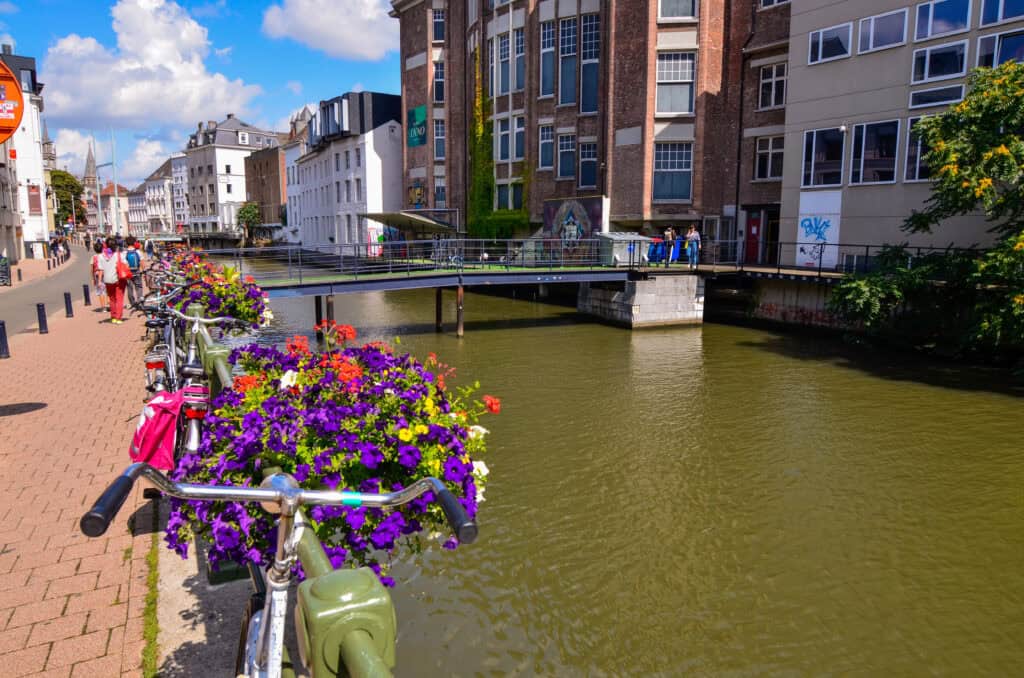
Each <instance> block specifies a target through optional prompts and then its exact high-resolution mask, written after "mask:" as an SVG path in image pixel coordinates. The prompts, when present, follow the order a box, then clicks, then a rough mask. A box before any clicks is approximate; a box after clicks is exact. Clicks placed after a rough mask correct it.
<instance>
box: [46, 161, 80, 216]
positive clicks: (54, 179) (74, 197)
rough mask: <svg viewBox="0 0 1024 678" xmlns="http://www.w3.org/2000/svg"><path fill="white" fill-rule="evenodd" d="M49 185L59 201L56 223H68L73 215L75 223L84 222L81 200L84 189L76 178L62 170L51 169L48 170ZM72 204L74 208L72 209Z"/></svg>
mask: <svg viewBox="0 0 1024 678" xmlns="http://www.w3.org/2000/svg"><path fill="white" fill-rule="evenodd" d="M50 186H51V187H52V188H53V192H54V193H55V194H56V195H57V200H58V203H59V204H58V207H57V215H56V219H57V225H58V226H59V225H62V224H66V223H68V221H71V217H72V216H74V217H75V223H77V224H79V225H83V224H86V223H87V220H86V216H85V203H83V202H82V193H83V191H84V189H83V188H82V184H80V183H79V182H78V179H76V178H75V177H74V176H72V175H71V174H69V173H67V172H65V171H64V170H53V171H52V172H50ZM72 204H74V209H72Z"/></svg>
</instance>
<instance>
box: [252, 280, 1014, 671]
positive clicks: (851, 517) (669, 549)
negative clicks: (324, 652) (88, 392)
mask: <svg viewBox="0 0 1024 678" xmlns="http://www.w3.org/2000/svg"><path fill="white" fill-rule="evenodd" d="M445 300H446V302H447V307H446V309H445V314H446V320H447V321H449V323H450V322H451V321H452V320H453V319H454V295H453V294H451V293H450V292H449V293H446V297H445ZM335 308H336V317H337V319H338V320H339V321H344V322H348V323H351V324H353V325H355V326H356V327H358V328H359V330H360V338H361V339H391V338H393V337H394V336H396V335H397V336H400V337H401V338H402V346H403V347H404V348H406V349H409V350H411V351H413V352H414V353H416V354H418V355H421V356H423V355H425V354H426V353H427V352H428V351H435V352H437V353H438V354H439V355H440V356H441V358H442V359H443V360H445V361H446V362H449V363H451V364H453V365H456V366H458V369H459V372H460V376H461V377H462V378H463V379H479V380H480V381H481V382H482V383H483V384H484V385H485V392H487V393H492V394H495V395H499V396H501V397H502V399H503V411H502V414H501V415H500V416H498V417H493V418H491V419H489V420H488V421H487V422H486V424H487V426H488V427H489V428H490V429H491V431H492V436H491V450H490V456H489V457H488V458H487V459H486V461H487V463H488V465H489V466H490V468H491V471H492V475H491V478H492V481H491V483H490V484H489V485H488V488H487V500H486V503H485V504H483V506H482V509H481V515H480V521H481V526H482V527H481V538H480V540H479V542H478V543H477V544H475V545H473V546H471V547H467V548H463V549H460V550H459V551H457V552H455V553H450V552H446V551H441V550H440V549H435V550H433V551H431V552H429V553H427V554H424V555H423V556H420V557H417V558H415V559H411V560H409V561H407V562H403V563H400V564H399V565H398V566H397V567H396V568H395V571H394V572H395V576H396V578H397V579H398V581H399V584H398V586H397V588H396V589H394V591H393V594H394V598H395V601H396V605H397V611H398V618H399V626H400V632H399V651H398V662H399V663H398V671H397V675H400V676H438V675H558V676H567V675H683V674H714V675H762V674H775V675H808V674H847V675H848V674H859V675H915V674H946V675H1004V676H1010V675H1024V449H1022V445H1021V436H1020V430H1021V426H1022V423H1024V417H1022V405H1024V400H1022V399H1021V398H1020V394H1019V393H1015V392H1014V391H1013V390H1012V388H1011V387H1009V386H1008V385H1006V384H1003V383H1001V382H1000V381H999V380H998V378H997V377H995V376H993V375H991V374H987V373H983V372H978V371H972V370H968V369H963V368H958V367H956V366H948V367H947V366H943V365H934V364H932V365H924V364H922V365H916V364H913V363H912V362H908V359H907V358H906V357H905V356H888V355H884V354H876V355H871V354H866V353H863V352H854V351H848V350H847V349H845V348H844V347H842V346H836V345H835V344H827V343H823V342H822V341H821V340H813V339H806V338H799V337H792V336H778V335H773V334H770V333H765V332H761V331H755V330H749V329H740V328H734V327H727V326H718V325H707V326H705V327H703V328H689V329H671V330H656V331H642V332H629V331H624V330H620V329H616V328H611V327H607V326H603V325H599V324H593V323H590V322H588V321H586V320H585V319H582V318H578V317H577V316H576V315H575V313H573V312H572V311H571V310H570V309H564V308H560V307H556V306H550V305H545V304H539V303H528V302H523V301H512V300H506V299H499V298H493V297H488V296H479V295H472V294H470V295H467V302H466V318H467V326H466V332H467V334H466V337H465V338H464V339H462V340H459V339H457V338H455V336H454V334H453V332H451V330H452V327H451V325H450V324H449V326H448V328H447V329H448V330H449V332H448V333H444V334H435V332H434V329H433V314H434V307H433V292H431V291H416V292H403V293H389V294H362V295H350V296H338V297H336V301H335ZM274 309H275V313H276V314H277V320H276V321H275V327H274V328H273V332H272V333H271V334H270V335H269V337H268V339H273V338H275V337H277V338H281V337H283V336H285V335H288V334H292V333H294V332H296V331H302V330H305V329H307V328H310V327H311V326H312V324H313V310H312V300H311V298H303V299H299V300H292V301H279V302H276V303H275V304H274Z"/></svg>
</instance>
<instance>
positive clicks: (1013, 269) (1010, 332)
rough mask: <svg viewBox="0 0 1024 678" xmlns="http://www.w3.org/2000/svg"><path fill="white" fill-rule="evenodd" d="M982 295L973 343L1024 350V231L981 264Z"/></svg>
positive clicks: (989, 255) (979, 275)
mask: <svg viewBox="0 0 1024 678" xmlns="http://www.w3.org/2000/svg"><path fill="white" fill-rule="evenodd" d="M974 279H975V281H976V282H977V283H978V286H979V289H980V290H981V291H982V294H981V299H980V300H979V303H978V315H979V321H978V324H977V326H976V327H975V328H974V335H973V336H972V340H973V341H975V342H976V343H979V344H982V345H985V346H992V347H1003V346H1007V345H1009V346H1017V347H1022V346H1024V231H1021V232H1020V233H1017V234H1016V235H1015V236H1011V237H1007V238H1005V239H1003V241H1002V242H1001V243H1000V244H999V246H998V247H996V248H994V249H992V250H991V251H989V252H988V253H987V254H986V255H985V258H984V259H982V260H981V261H980V262H979V263H978V268H977V272H976V273H975V275H974Z"/></svg>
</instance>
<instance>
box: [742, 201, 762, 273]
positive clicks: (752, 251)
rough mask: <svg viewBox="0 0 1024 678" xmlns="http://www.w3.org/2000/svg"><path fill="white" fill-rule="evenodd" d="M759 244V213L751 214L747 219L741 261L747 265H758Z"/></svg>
mask: <svg viewBox="0 0 1024 678" xmlns="http://www.w3.org/2000/svg"><path fill="white" fill-rule="evenodd" d="M760 242H761V213H760V212H758V213H757V214H752V215H750V216H749V217H747V243H746V246H745V249H744V251H745V252H746V254H745V255H744V257H743V259H744V261H745V262H746V263H748V264H756V263H758V255H759V254H760V250H761V248H760Z"/></svg>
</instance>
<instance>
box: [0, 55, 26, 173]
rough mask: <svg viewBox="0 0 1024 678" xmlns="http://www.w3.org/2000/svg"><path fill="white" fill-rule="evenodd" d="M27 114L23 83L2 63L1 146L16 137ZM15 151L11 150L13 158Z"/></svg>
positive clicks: (0, 71)
mask: <svg viewBox="0 0 1024 678" xmlns="http://www.w3.org/2000/svg"><path fill="white" fill-rule="evenodd" d="M24 114H25V98H24V97H23V96H22V95H21V83H20V82H19V81H18V79H17V78H16V77H14V73H12V72H11V69H10V68H8V67H7V64H5V63H4V62H2V61H0V144H2V143H3V142H5V141H7V140H8V139H10V138H11V136H13V135H14V133H15V132H16V131H17V130H18V127H20V126H21V118H22V116H23V115H24ZM13 153H14V150H13V149H12V150H11V154H12V156H11V157H14V156H13Z"/></svg>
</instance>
